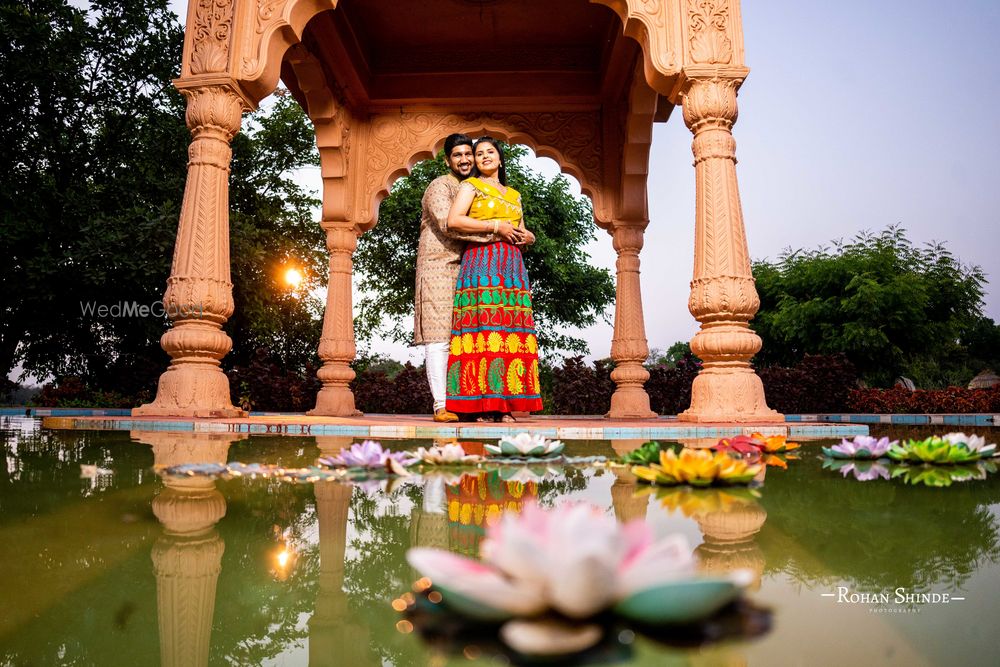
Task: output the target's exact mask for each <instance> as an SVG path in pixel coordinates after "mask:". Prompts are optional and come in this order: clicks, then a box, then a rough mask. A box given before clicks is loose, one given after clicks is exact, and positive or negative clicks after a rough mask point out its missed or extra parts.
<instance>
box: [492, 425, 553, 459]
mask: <svg viewBox="0 0 1000 667" xmlns="http://www.w3.org/2000/svg"><path fill="white" fill-rule="evenodd" d="M565 448H566V445H564V444H563V443H562V442H560V441H559V440H548V439H547V438H545V436H543V435H538V434H534V433H528V432H527V431H524V432H522V433H518V434H517V435H515V436H509V435H505V436H504V437H502V438H500V442H498V443H497V444H495V445H484V449H486V451H487V452H488V453H489V454H491V455H493V456H515V457H519V458H548V457H553V456H559V455H560V454H562V451H563V449H565Z"/></svg>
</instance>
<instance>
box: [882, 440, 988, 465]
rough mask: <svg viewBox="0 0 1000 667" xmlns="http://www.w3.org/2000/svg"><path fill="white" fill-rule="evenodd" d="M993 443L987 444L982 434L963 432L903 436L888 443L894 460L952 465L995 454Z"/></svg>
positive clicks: (889, 453)
mask: <svg viewBox="0 0 1000 667" xmlns="http://www.w3.org/2000/svg"><path fill="white" fill-rule="evenodd" d="M996 447H997V446H996V445H995V444H991V445H987V444H986V440H985V438H983V437H981V436H976V435H966V434H964V433H948V434H947V435H944V436H941V437H938V436H936V435H935V436H931V437H929V438H925V439H924V440H906V441H903V442H901V443H897V444H895V445H892V446H891V447H889V451H888V455H889V458H891V459H892V460H894V461H899V462H909V463H931V464H936V465H954V464H958V463H971V462H973V461H979V460H980V459H985V458H990V457H993V456H995V455H996Z"/></svg>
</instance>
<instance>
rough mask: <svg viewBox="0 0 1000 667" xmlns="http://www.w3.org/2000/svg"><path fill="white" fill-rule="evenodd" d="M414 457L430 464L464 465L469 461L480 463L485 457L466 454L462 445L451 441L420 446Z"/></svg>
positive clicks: (418, 460)
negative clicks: (445, 443)
mask: <svg viewBox="0 0 1000 667" xmlns="http://www.w3.org/2000/svg"><path fill="white" fill-rule="evenodd" d="M413 457H414V458H415V459H416V460H417V462H418V463H426V464H428V465H437V466H446V465H463V464H469V463H479V462H480V461H482V460H483V457H481V456H476V455H475V454H466V453H465V450H464V449H462V445H459V444H455V443H451V444H447V445H434V446H433V447H427V448H425V447H420V448H419V449H417V451H415V452H414V453H413Z"/></svg>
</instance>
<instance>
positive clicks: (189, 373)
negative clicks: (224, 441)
mask: <svg viewBox="0 0 1000 667" xmlns="http://www.w3.org/2000/svg"><path fill="white" fill-rule="evenodd" d="M132 416H133V417H246V416H247V413H246V411H244V410H240V409H239V408H237V407H236V406H234V405H233V403H232V399H231V398H230V395H229V378H228V377H226V374H225V373H223V372H222V369H221V368H219V365H218V363H217V362H204V363H202V362H182V363H176V362H175V363H174V364H171V366H170V367H169V368H167V370H166V371H165V372H164V373H163V375H161V376H160V383H159V385H158V386H157V389H156V399H155V400H154V401H153V402H152V403H147V404H145V405H142V406H140V407H138V408H134V409H133V410H132Z"/></svg>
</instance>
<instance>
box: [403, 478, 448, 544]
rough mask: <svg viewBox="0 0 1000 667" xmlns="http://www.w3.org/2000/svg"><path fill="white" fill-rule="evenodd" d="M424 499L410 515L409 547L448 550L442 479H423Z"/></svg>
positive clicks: (446, 510) (445, 501)
mask: <svg viewBox="0 0 1000 667" xmlns="http://www.w3.org/2000/svg"><path fill="white" fill-rule="evenodd" d="M424 480H425V481H424V498H423V501H422V502H421V503H420V506H419V507H417V506H414V508H413V511H412V512H411V513H410V546H414V547H436V548H438V549H447V548H448V499H447V498H446V497H445V483H444V477H442V476H440V475H427V476H425V477H424Z"/></svg>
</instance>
